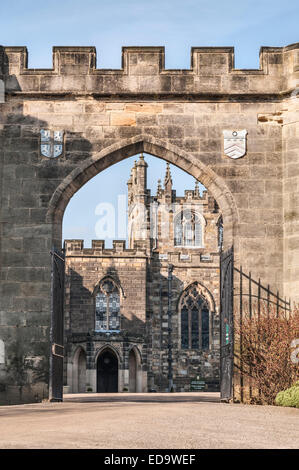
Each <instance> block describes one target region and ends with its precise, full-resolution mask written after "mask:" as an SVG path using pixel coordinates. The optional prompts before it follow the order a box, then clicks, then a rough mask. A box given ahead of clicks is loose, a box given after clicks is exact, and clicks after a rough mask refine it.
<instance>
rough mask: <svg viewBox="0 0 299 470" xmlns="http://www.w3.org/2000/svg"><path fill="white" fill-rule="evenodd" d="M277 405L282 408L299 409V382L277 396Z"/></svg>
mask: <svg viewBox="0 0 299 470" xmlns="http://www.w3.org/2000/svg"><path fill="white" fill-rule="evenodd" d="M275 403H276V404H277V405H280V406H293V407H295V408H299V382H296V383H295V384H294V385H293V386H292V387H290V388H288V389H287V390H283V391H282V392H279V393H278V394H277V395H276V398H275Z"/></svg>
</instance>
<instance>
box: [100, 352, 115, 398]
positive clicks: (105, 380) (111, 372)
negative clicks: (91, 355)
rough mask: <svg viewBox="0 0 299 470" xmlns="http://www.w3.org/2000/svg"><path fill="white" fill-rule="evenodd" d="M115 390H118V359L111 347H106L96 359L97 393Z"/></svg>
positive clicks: (113, 391)
mask: <svg viewBox="0 0 299 470" xmlns="http://www.w3.org/2000/svg"><path fill="white" fill-rule="evenodd" d="M116 392H118V359H117V356H116V354H115V353H114V352H113V350H112V349H111V348H106V349H104V350H103V351H102V352H101V353H100V354H99V355H98V359H97V393H116Z"/></svg>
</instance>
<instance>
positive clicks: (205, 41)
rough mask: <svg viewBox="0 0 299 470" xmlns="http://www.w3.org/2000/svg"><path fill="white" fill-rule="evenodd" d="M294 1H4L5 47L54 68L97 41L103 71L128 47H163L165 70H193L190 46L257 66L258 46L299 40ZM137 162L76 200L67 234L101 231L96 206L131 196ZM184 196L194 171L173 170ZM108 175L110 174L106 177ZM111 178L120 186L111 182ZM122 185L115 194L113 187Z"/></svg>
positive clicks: (0, 19) (1, 36)
mask: <svg viewBox="0 0 299 470" xmlns="http://www.w3.org/2000/svg"><path fill="white" fill-rule="evenodd" d="M298 25H299V2H296V1H295V0H284V1H283V2H282V1H281V0H280V1H278V0H251V1H249V0H238V1H236V0H226V1H221V0H217V1H215V0H214V1H213V0H210V1H202V0H184V1H182V0H180V1H179V0H147V1H145V0H114V1H111V0H84V1H83V0H63V1H61V0H60V1H58V0H52V1H47V0H44V1H43V2H41V1H40V0H10V1H2V2H1V3H0V44H2V45H9V46H23V45H26V46H27V48H28V50H29V67H33V68H39V67H40V68H43V67H51V66H52V52H51V49H52V46H68V45H70V46H71V45H80V46H96V48H97V66H98V67H99V68H101V67H103V68H119V67H120V64H121V47H122V46H134V45H135V46H165V52H166V59H165V61H166V68H189V67H190V48H191V47H192V46H234V47H235V66H236V68H258V66H259V48H260V46H284V45H287V44H291V43H294V42H297V41H298V40H299V34H298V32H299V27H298ZM133 160H134V159H128V160H126V161H124V162H121V163H119V164H118V165H116V166H115V167H111V168H110V169H109V170H106V172H103V173H102V174H100V175H98V176H97V177H95V178H94V179H93V180H91V181H90V182H89V183H87V185H85V187H83V188H82V189H81V190H80V192H78V193H77V194H76V195H75V196H74V197H73V199H72V200H71V201H70V203H69V205H68V207H67V209H66V213H65V217H64V235H65V236H66V237H67V238H85V239H86V242H87V246H88V244H89V243H90V239H91V238H96V235H95V229H94V227H95V221H96V220H97V217H96V215H95V208H96V206H97V204H98V203H99V202H101V201H103V198H104V199H105V201H104V202H111V203H113V202H114V201H116V200H117V194H126V181H127V177H128V175H129V171H130V168H131V166H132V162H133ZM149 163H151V165H150V171H151V176H150V184H149V186H150V187H151V188H152V189H153V188H156V181H157V179H158V178H159V177H160V176H161V172H162V174H163V176H164V169H165V163H164V162H161V161H159V160H157V159H154V158H153V157H150V160H149ZM172 171H173V173H174V180H175V186H176V188H177V189H178V192H179V193H180V194H182V192H183V189H184V188H186V187H190V186H191V187H193V180H192V178H191V177H190V176H188V175H186V174H184V173H182V172H181V171H180V170H178V169H175V168H172ZM108 176H109V178H108ZM111 181H113V182H114V183H116V182H117V184H114V183H113V184H111ZM116 187H117V188H118V190H117V191H116V190H115V188H116Z"/></svg>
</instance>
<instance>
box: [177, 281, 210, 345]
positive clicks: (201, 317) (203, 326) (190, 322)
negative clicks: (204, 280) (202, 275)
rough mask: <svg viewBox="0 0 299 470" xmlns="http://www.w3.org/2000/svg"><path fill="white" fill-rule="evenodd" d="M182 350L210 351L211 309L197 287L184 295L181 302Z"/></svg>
mask: <svg viewBox="0 0 299 470" xmlns="http://www.w3.org/2000/svg"><path fill="white" fill-rule="evenodd" d="M180 317H181V348H182V349H204V350H205V349H209V345H210V339H209V338H210V309H209V305H208V303H207V301H206V299H205V298H204V297H203V296H202V294H201V293H200V291H199V289H198V286H197V285H194V284H193V285H192V286H190V287H189V288H188V289H186V291H185V292H184V293H183V295H182V298H181V301H180Z"/></svg>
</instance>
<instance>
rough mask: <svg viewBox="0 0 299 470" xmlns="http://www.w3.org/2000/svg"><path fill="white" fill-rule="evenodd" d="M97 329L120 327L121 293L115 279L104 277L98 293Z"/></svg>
mask: <svg viewBox="0 0 299 470" xmlns="http://www.w3.org/2000/svg"><path fill="white" fill-rule="evenodd" d="M95 323H96V324H95V329H96V330H105V331H107V330H119V329H120V295H119V289H118V287H117V285H116V284H115V282H114V281H113V279H110V278H109V279H107V278H106V279H103V280H102V281H101V282H100V284H99V288H98V293H97V295H96V320H95Z"/></svg>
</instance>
